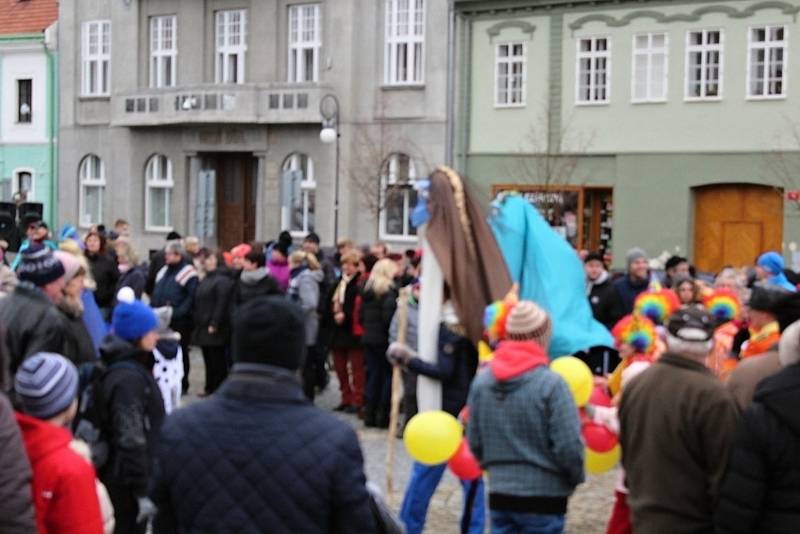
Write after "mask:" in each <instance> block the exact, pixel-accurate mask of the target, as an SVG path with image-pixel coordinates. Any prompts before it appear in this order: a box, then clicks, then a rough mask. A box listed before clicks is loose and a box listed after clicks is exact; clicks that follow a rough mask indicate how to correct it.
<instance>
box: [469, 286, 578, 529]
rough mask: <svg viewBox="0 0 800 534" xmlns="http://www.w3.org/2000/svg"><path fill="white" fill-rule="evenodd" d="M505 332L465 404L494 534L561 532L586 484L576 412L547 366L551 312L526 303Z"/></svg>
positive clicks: (561, 382)
mask: <svg viewBox="0 0 800 534" xmlns="http://www.w3.org/2000/svg"><path fill="white" fill-rule="evenodd" d="M505 331H506V338H505V339H504V340H502V341H500V343H499V344H498V346H497V348H496V349H495V351H494V358H493V359H492V361H491V362H489V366H488V369H486V370H484V371H482V372H480V373H479V374H478V376H477V377H476V378H475V380H474V381H473V383H472V388H471V389H470V394H469V400H468V401H467V405H468V407H469V410H470V418H469V424H468V425H467V438H468V440H469V445H470V448H471V449H472V452H473V454H474V455H475V458H477V459H478V461H479V462H480V464H481V467H482V468H483V469H484V470H486V471H487V472H488V473H489V508H490V510H491V516H492V532H495V531H497V532H563V529H564V516H565V514H566V511H567V500H568V498H569V496H570V495H572V493H573V491H575V488H576V487H577V486H578V484H580V483H581V482H583V480H584V473H583V441H582V440H581V425H580V421H579V419H578V410H577V409H576V407H575V401H574V400H573V398H572V394H571V393H570V390H569V387H568V386H567V384H566V382H564V380H563V379H562V378H561V377H560V376H558V375H557V374H555V373H554V372H552V371H550V369H549V367H548V364H549V359H548V357H547V349H548V347H549V344H550V337H551V334H552V323H551V321H550V318H549V317H548V315H547V313H546V312H545V311H544V310H542V309H541V308H540V307H539V306H537V305H536V304H534V303H533V302H530V301H521V302H519V303H518V304H516V305H515V306H514V307H513V308H512V310H511V312H510V313H509V315H508V318H507V319H506V325H505Z"/></svg>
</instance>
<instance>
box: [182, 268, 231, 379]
mask: <svg viewBox="0 0 800 534" xmlns="http://www.w3.org/2000/svg"><path fill="white" fill-rule="evenodd" d="M203 268H204V270H205V273H206V276H205V278H203V279H202V280H201V281H200V284H199V285H198V286H197V292H196V293H195V296H194V333H193V335H192V340H193V342H194V344H195V345H198V346H199V347H200V349H201V350H202V351H203V362H204V363H205V368H206V385H205V389H204V393H205V394H206V395H210V394H211V393H214V392H215V391H216V390H217V388H218V387H219V385H220V384H222V382H223V380H225V377H226V376H227V374H228V364H227V360H226V356H225V351H226V350H227V346H228V337H229V334H230V328H229V322H230V321H229V319H230V298H231V292H232V291H231V290H232V289H233V285H234V282H233V280H232V279H231V278H230V277H229V276H228V273H227V272H226V269H225V260H224V259H223V258H222V254H218V253H213V254H208V255H207V256H206V257H205V260H203Z"/></svg>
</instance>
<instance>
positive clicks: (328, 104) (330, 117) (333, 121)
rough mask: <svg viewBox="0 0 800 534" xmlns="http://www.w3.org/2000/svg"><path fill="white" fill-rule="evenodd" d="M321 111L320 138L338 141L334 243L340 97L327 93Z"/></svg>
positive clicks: (335, 210) (336, 192)
mask: <svg viewBox="0 0 800 534" xmlns="http://www.w3.org/2000/svg"><path fill="white" fill-rule="evenodd" d="M319 113H320V115H322V130H321V131H320V132H319V140H320V141H322V142H323V143H325V144H326V145H329V144H331V143H336V170H335V178H334V186H333V187H334V191H333V243H334V245H335V244H336V243H338V242H339V154H340V149H339V138H340V137H341V133H340V132H339V99H338V98H336V95H333V94H327V95H325V96H323V97H322V100H320V102H319Z"/></svg>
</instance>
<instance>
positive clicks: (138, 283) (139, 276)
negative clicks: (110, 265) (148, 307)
mask: <svg viewBox="0 0 800 534" xmlns="http://www.w3.org/2000/svg"><path fill="white" fill-rule="evenodd" d="M146 283H147V273H146V272H145V269H144V267H142V266H140V265H136V266H134V267H131V268H130V269H129V270H128V271H127V272H124V273H120V275H119V279H118V280H117V287H116V289H115V290H114V297H115V298H116V296H117V293H118V292H119V290H120V289H122V288H123V287H129V288H131V289H133V294H134V295H136V298H137V299H141V298H142V293H144V288H145V285H146Z"/></svg>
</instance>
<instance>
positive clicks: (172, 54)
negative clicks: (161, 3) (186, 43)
mask: <svg viewBox="0 0 800 534" xmlns="http://www.w3.org/2000/svg"><path fill="white" fill-rule="evenodd" d="M177 27H178V19H177V17H176V16H175V15H165V16H160V17H151V18H150V87H153V88H158V87H175V67H176V61H177V56H178V43H177V35H176V30H177Z"/></svg>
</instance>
